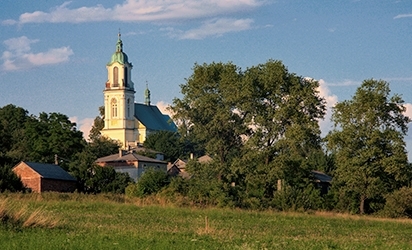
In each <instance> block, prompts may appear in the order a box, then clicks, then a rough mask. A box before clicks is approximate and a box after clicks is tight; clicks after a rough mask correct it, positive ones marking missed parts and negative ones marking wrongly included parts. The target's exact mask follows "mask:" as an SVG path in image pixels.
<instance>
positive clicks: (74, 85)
mask: <svg viewBox="0 0 412 250" xmlns="http://www.w3.org/2000/svg"><path fill="white" fill-rule="evenodd" d="M119 31H120V33H121V35H122V36H121V37H122V40H123V51H124V52H125V53H126V54H127V55H128V57H129V61H130V62H132V64H133V71H132V76H131V77H132V81H133V82H134V84H135V90H136V94H135V101H136V102H144V90H145V88H146V84H147V85H148V87H149V89H150V91H151V102H152V103H153V104H157V105H158V107H159V108H160V109H161V110H163V109H164V107H166V106H167V105H169V104H171V103H172V101H173V99H174V98H181V97H182V95H181V93H180V85H181V84H184V83H185V79H186V78H188V77H190V75H191V74H192V68H193V66H194V64H195V63H199V64H203V63H212V62H224V63H227V62H232V63H233V64H235V65H237V66H239V67H240V68H242V69H243V70H245V69H246V68H248V67H252V66H256V65H258V64H261V63H265V62H267V61H268V60H269V59H274V60H281V61H282V62H283V63H284V64H285V65H286V67H287V68H288V70H289V71H290V72H294V73H296V74H297V75H300V76H303V77H310V78H313V79H316V80H318V81H319V83H320V88H319V92H320V94H321V95H322V96H323V97H324V98H325V100H326V101H327V106H328V113H327V115H326V117H325V120H324V121H321V122H320V126H321V129H322V135H326V133H327V132H328V131H329V130H330V129H331V128H332V123H331V122H330V114H331V112H330V110H331V108H332V107H333V106H334V105H335V104H336V103H337V102H341V101H344V100H349V99H351V98H352V97H353V95H354V93H355V91H356V89H357V88H358V87H359V86H360V85H361V83H362V81H363V80H366V79H371V78H374V79H382V80H385V81H388V82H389V83H390V88H391V94H400V95H401V96H402V98H403V99H404V101H405V106H406V107H407V111H406V114H407V115H408V116H410V117H412V91H411V87H412V2H411V1H410V0H339V1H330V0H317V1H307V0H278V1H274V0H273V1H271V0H150V1H149V0H110V1H109V0H89V1H80V0H73V1H58V0H56V1H48V0H36V1H31V0H21V1H15V0H2V3H1V11H0V87H1V89H0V107H3V106H5V105H7V104H14V105H16V106H19V107H22V108H24V109H26V110H27V111H28V112H29V113H30V114H34V115H38V114H39V113H40V112H46V113H50V112H59V113H62V114H65V115H67V116H68V117H70V119H71V120H72V121H74V122H76V123H77V125H78V128H79V129H80V130H82V131H83V132H84V134H85V135H86V136H87V134H88V131H89V129H90V127H91V124H92V122H93V119H94V118H95V117H96V116H98V115H99V112H98V108H99V106H102V105H103V89H104V86H105V82H106V81H107V70H106V64H107V63H108V62H109V60H110V58H111V55H112V54H113V53H114V52H115V46H116V41H117V35H118V33H119ZM409 127H410V131H409V133H408V135H407V136H406V137H405V141H406V143H407V150H408V155H409V161H412V160H411V159H412V126H411V125H410V126H409Z"/></svg>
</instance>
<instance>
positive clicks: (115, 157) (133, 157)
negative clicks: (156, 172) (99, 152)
mask: <svg viewBox="0 0 412 250" xmlns="http://www.w3.org/2000/svg"><path fill="white" fill-rule="evenodd" d="M122 161H142V162H152V163H166V162H164V161H160V160H156V159H153V158H150V157H147V156H143V155H138V154H136V153H127V154H124V155H123V154H122V155H120V154H112V155H108V156H104V157H101V158H99V159H97V160H96V162H122Z"/></svg>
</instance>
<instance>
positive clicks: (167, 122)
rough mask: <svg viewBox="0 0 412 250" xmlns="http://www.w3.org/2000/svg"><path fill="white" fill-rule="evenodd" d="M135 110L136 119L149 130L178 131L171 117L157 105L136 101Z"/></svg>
mask: <svg viewBox="0 0 412 250" xmlns="http://www.w3.org/2000/svg"><path fill="white" fill-rule="evenodd" d="M134 112H135V113H134V116H135V117H136V119H137V120H139V122H141V123H142V124H143V125H144V126H145V127H146V129H148V130H156V131H173V132H176V131H177V128H176V125H175V124H174V123H173V121H172V120H171V119H170V117H169V116H168V115H164V114H162V113H161V112H160V110H159V108H158V107H157V106H154V105H146V104H141V103H135V104H134Z"/></svg>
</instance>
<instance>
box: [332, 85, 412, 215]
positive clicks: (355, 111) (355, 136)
mask: <svg viewBox="0 0 412 250" xmlns="http://www.w3.org/2000/svg"><path fill="white" fill-rule="evenodd" d="M403 104H404V101H403V100H402V98H401V97H400V96H399V95H396V94H395V95H393V96H390V89H389V83H388V82H385V81H382V80H374V79H370V80H365V81H363V83H362V85H361V86H360V87H359V88H358V89H357V91H356V93H355V95H354V96H353V98H352V100H349V101H343V102H340V103H338V104H336V106H335V107H334V109H333V115H332V121H333V122H334V130H333V131H331V132H330V133H329V134H328V136H327V143H328V145H327V146H328V148H329V149H330V150H331V152H332V153H333V154H335V157H336V170H335V175H334V181H333V182H334V185H333V187H334V188H335V189H337V192H338V194H339V195H340V196H341V197H346V198H349V199H350V197H355V198H356V199H357V200H358V207H359V212H360V213H361V214H363V213H365V212H366V209H367V203H368V201H372V200H373V199H379V198H382V196H384V195H385V194H387V193H389V192H392V191H393V190H396V189H398V188H400V187H401V186H403V185H406V184H407V183H408V181H409V180H410V178H411V168H410V166H409V165H408V160H407V153H406V150H405V142H404V140H403V138H404V136H405V135H406V132H407V129H408V127H407V125H408V123H409V122H410V119H409V117H407V116H405V115H404V111H405V107H404V105H403Z"/></svg>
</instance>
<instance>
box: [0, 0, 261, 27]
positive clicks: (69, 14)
mask: <svg viewBox="0 0 412 250" xmlns="http://www.w3.org/2000/svg"><path fill="white" fill-rule="evenodd" d="M264 2H265V1H264V0H167V1H164V0H150V1H149V0H126V1H125V2H123V3H122V4H118V5H115V6H114V7H112V8H105V7H103V6H102V5H96V6H92V7H86V6H85V7H80V8H77V9H70V8H69V5H70V2H65V3H63V4H62V5H60V6H57V7H55V8H53V9H51V10H50V11H49V12H44V11H34V12H31V13H29V12H27V13H23V14H21V15H20V17H19V19H18V20H11V19H8V20H4V21H3V22H2V24H3V25H14V24H20V25H21V24H26V23H81V22H99V21H127V22H139V21H165V20H186V19H195V18H205V17H212V16H218V15H222V14H229V13H236V12H239V11H247V10H250V9H251V8H255V7H258V6H261V5H262V4H263V3H264Z"/></svg>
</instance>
